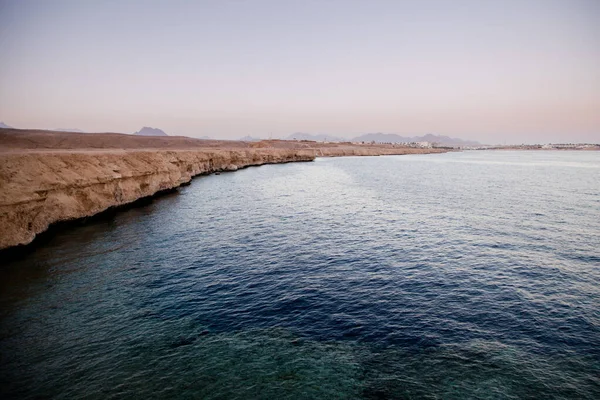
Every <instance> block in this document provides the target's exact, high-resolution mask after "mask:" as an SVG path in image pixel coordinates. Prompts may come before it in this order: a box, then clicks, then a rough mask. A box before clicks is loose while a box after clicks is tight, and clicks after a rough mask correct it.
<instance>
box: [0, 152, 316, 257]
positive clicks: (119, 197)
mask: <svg viewBox="0 0 600 400" xmlns="http://www.w3.org/2000/svg"><path fill="white" fill-rule="evenodd" d="M314 155H315V154H314V151H311V150H298V149H240V150H212V151H211V150H101V151H93V150H86V151H69V152H60V151H49V152H47V151H29V152H7V153H4V154H0V249H4V248H8V247H12V246H16V245H20V244H27V243H30V242H31V241H32V240H33V239H34V238H35V236H36V235H37V234H38V233H41V232H43V231H45V230H46V229H48V227H49V226H50V224H52V223H54V222H58V221H66V220H72V219H77V218H82V217H89V216H92V215H94V214H97V213H99V212H102V211H104V210H106V209H108V208H110V207H114V206H119V205H123V204H127V203H130V202H133V201H135V200H138V199H140V198H144V197H147V196H152V195H154V194H156V193H157V192H159V191H162V190H167V189H172V188H175V187H178V186H180V185H181V184H183V183H187V182H189V181H190V180H191V179H192V177H193V176H195V175H199V174H207V173H211V172H217V171H234V170H236V169H239V168H244V167H248V166H252V165H261V164H269V163H283V162H292V161H312V160H313V159H314Z"/></svg>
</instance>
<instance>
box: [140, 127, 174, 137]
mask: <svg viewBox="0 0 600 400" xmlns="http://www.w3.org/2000/svg"><path fill="white" fill-rule="evenodd" d="M134 135H138V136H169V135H167V134H166V133H165V132H164V131H163V130H162V129H158V128H151V127H149V126H144V127H143V128H142V129H140V130H139V131H137V132H135V133H134Z"/></svg>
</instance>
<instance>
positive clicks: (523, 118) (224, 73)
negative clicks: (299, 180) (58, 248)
mask: <svg viewBox="0 0 600 400" xmlns="http://www.w3.org/2000/svg"><path fill="white" fill-rule="evenodd" d="M0 121H3V122H5V123H6V124H8V125H11V126H13V127H17V128H42V129H55V128H77V129H82V130H84V131H90V132H123V133H132V132H135V131H137V130H139V129H140V128H141V127H142V126H152V127H157V128H161V129H163V130H164V131H165V132H167V133H169V134H171V135H185V136H196V137H200V136H210V137H213V138H224V139H236V138H240V137H242V136H245V135H251V136H255V137H283V136H287V135H289V134H291V133H294V132H307V133H313V134H316V133H323V134H330V135H337V136H342V137H349V138H350V137H354V136H357V135H360V134H363V133H372V132H384V133H396V134H400V135H404V136H415V135H424V134H428V133H431V134H441V135H448V136H452V137H459V138H463V139H470V140H478V141H480V142H482V143H490V144H496V143H500V144H502V143H506V144H512V143H547V142H594V143H598V142H600V1H599V0H501V1H500V0H498V1H488V0H452V1H451V0H444V1H442V0H422V1H402V0H393V1H383V0H382V1H379V0H371V1H352V0H343V1H337V0H331V1H326V0H319V1H311V0H302V1H285V0H279V1H261V0H256V1H241V0H230V1H227V0H215V1H178V0H171V1H152V0H143V1H128V0H118V1H111V0H103V1H100V0H97V1H91V0H90V1H77V0H75V1H61V0H0Z"/></svg>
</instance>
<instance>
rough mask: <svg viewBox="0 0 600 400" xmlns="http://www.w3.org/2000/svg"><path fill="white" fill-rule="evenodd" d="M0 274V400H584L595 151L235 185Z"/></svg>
mask: <svg viewBox="0 0 600 400" xmlns="http://www.w3.org/2000/svg"><path fill="white" fill-rule="evenodd" d="M2 263H3V265H2V266H1V268H0V312H1V313H0V357H1V359H0V361H1V363H0V385H1V393H0V394H1V395H2V397H3V398H23V399H28V398H59V399H75V398H86V399H87V398H90V399H103V398H159V399H165V398H206V399H247V398H262V399H277V398H303V399H316V398H323V399H332V398H378V399H385V398H390V399H404V398H406V399H419V398H432V399H433V398H444V399H464V398H482V399H485V398H489V399H526V398H539V399H553V398H568V399H598V398H600V152H558V151H553V152H543V151H539V152H465V153H451V154H442V155H414V156H397V157H363V158H358V157H357V158H337V159H318V160H317V161H315V162H314V163H297V164H286V165H276V166H263V167H259V168H250V169H246V170H242V171H238V172H235V173H229V174H222V175H220V176H208V177H202V178H198V179H196V180H194V182H193V183H192V185H191V186H189V187H186V188H182V189H181V190H180V191H179V193H177V194H171V195H168V196H166V197H162V198H160V199H157V200H156V201H154V202H153V203H151V204H150V205H148V206H144V207H140V208H135V209H130V210H127V211H124V212H122V213H119V214H117V215H116V216H114V218H112V219H110V220H103V221H95V222H92V223H90V224H87V225H84V226H79V227H76V228H73V229H71V230H69V231H65V232H62V233H58V234H57V235H55V236H53V237H52V239H51V240H50V241H49V242H48V243H46V244H44V245H43V246H41V247H39V248H37V249H35V251H34V252H32V253H31V254H30V255H28V256H27V257H25V258H23V259H21V260H18V261H14V262H10V263H7V262H6V261H2Z"/></svg>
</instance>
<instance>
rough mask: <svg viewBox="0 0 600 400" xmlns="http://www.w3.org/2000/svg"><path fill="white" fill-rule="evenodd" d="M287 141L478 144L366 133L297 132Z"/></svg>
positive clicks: (429, 137) (475, 143)
mask: <svg viewBox="0 0 600 400" xmlns="http://www.w3.org/2000/svg"><path fill="white" fill-rule="evenodd" d="M286 139H287V140H314V141H317V142H322V141H328V142H348V141H351V142H366V143H370V142H375V143H412V142H430V143H439V144H442V145H450V146H477V145H480V143H479V142H476V141H473V140H463V139H458V138H451V137H449V136H442V135H432V134H427V135H423V136H400V135H396V134H394V133H367V134H364V135H360V136H357V137H355V138H352V139H346V138H342V137H338V136H333V135H325V134H316V135H311V134H309V133H302V132H297V133H293V134H291V135H290V136H288V137H287V138H286Z"/></svg>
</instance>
